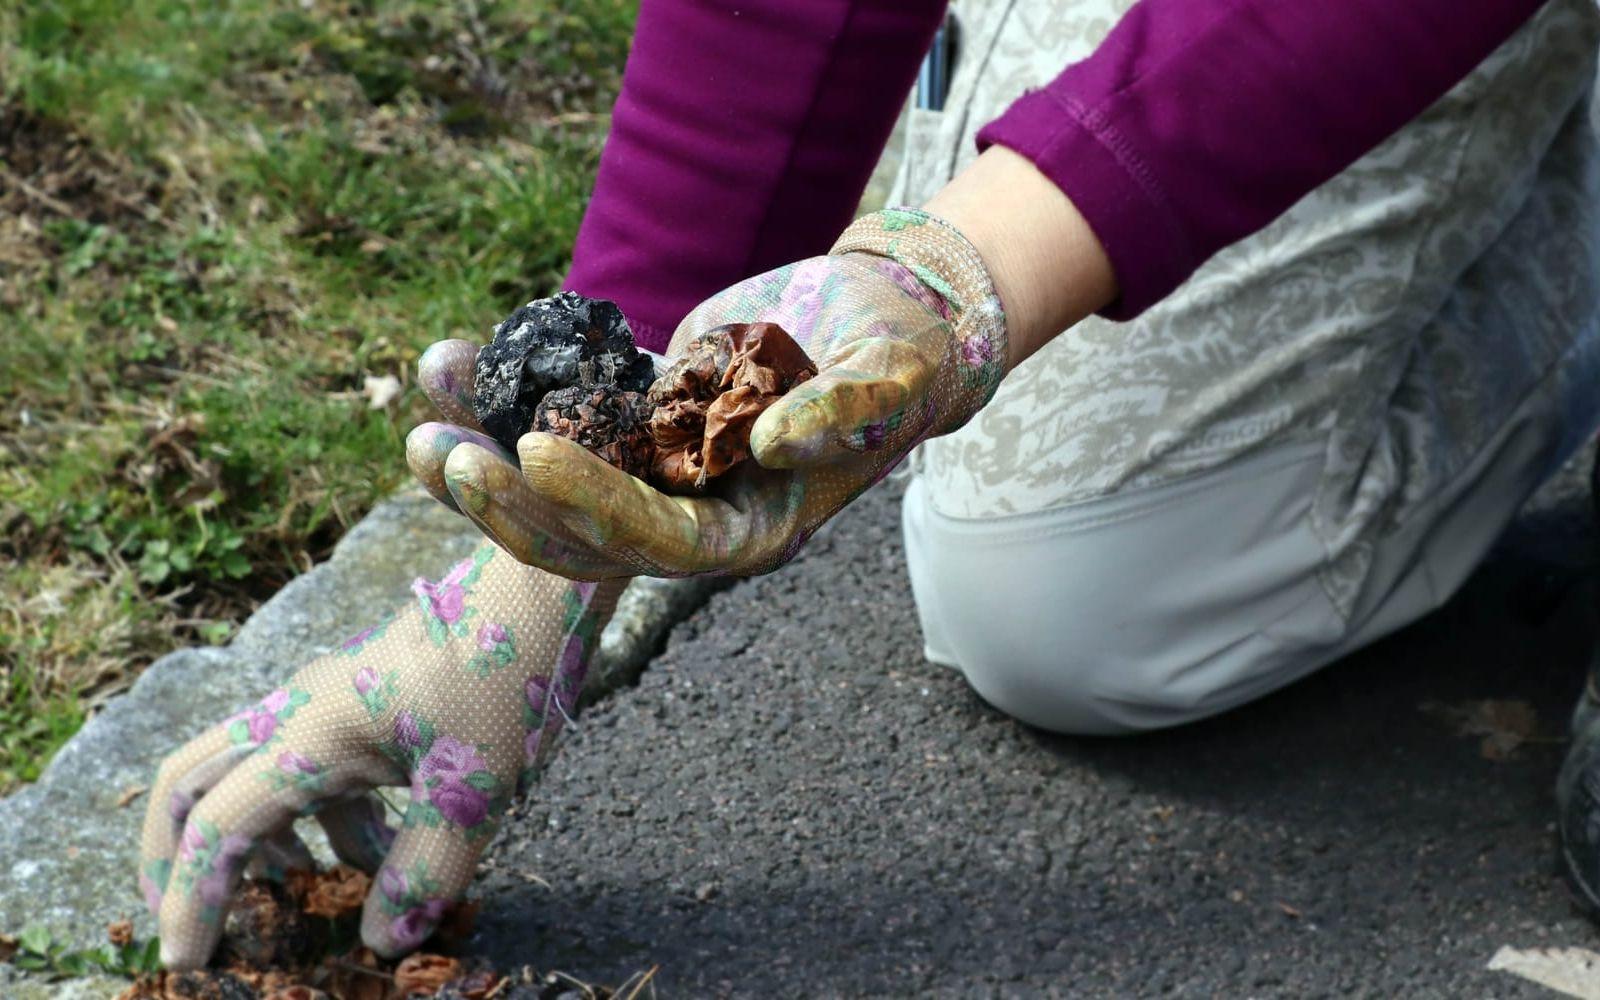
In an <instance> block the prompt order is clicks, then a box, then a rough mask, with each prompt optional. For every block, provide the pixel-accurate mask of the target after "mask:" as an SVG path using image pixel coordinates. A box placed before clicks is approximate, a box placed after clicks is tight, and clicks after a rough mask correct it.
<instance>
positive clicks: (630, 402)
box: [533, 383, 656, 479]
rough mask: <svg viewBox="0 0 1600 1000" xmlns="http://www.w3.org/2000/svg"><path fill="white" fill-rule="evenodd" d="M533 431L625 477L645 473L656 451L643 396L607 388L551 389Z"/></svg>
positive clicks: (611, 386) (604, 385) (595, 385)
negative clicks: (577, 447) (570, 444)
mask: <svg viewBox="0 0 1600 1000" xmlns="http://www.w3.org/2000/svg"><path fill="white" fill-rule="evenodd" d="M533 426H534V429H535V430H541V431H544V432H546V433H548V434H555V435H558V436H560V437H564V438H567V439H568V440H571V441H576V442H577V443H578V444H581V445H583V446H584V447H585V448H587V449H588V450H589V451H591V452H593V453H594V454H596V455H598V456H600V458H602V459H604V460H605V461H607V462H609V463H610V464H612V465H614V466H616V467H617V468H619V469H621V470H622V471H623V472H626V473H627V474H628V475H630V476H637V477H639V478H640V479H643V478H644V477H645V476H646V475H648V474H649V472H650V462H651V459H652V458H654V456H655V450H656V448H655V443H654V442H653V441H652V440H651V438H650V406H649V404H648V403H647V402H646V401H645V396H644V393H641V392H629V391H628V390H626V389H622V388H619V387H618V386H616V385H614V384H609V383H592V384H589V385H574V386H568V387H567V388H565V389H556V390H554V391H552V392H548V393H546V394H545V396H544V399H542V400H541V401H540V402H539V408H538V410H537V411H535V413H534V419H533Z"/></svg>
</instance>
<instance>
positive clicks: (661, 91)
mask: <svg viewBox="0 0 1600 1000" xmlns="http://www.w3.org/2000/svg"><path fill="white" fill-rule="evenodd" d="M944 6H945V3H944V0H808V2H806V3H793V2H791V0H737V2H735V0H644V3H643V4H642V5H641V7H640V10H639V21H638V25H637V28H636V30H635V34H634V44H633V50H632V52H631V53H630V54H629V56H628V65H627V69H626V71H625V73H624V76H623V85H622V93H621V95H620V96H619V97H618V99H617V103H616V107H615V109H614V110H613V112H612V121H611V135H610V137H609V138H608V139H607V141H606V147H605V150H604V152H603V153H602V155H601V158H600V171H599V175H598V178H597V179H596V181H595V188H594V196H593V198H592V200H591V201H590V204H589V208H588V211H587V212H586V213H585V215H584V219H583V225H582V227H581V229H580V230H579V233H578V239H577V244H576V246H575V248H574V251H573V266H572V270H571V272H570V273H569V274H568V276H567V281H566V287H568V288H570V289H572V290H574V291H577V292H580V293H582V294H584V295H587V296H590V297H597V298H607V299H611V300H613V301H615V302H616V303H617V304H618V305H619V306H620V307H621V308H622V311H623V314H624V315H625V316H627V317H628V320H629V322H630V324H632V325H634V326H635V327H636V334H637V336H638V340H639V341H640V343H641V344H642V345H643V346H646V347H649V348H651V349H653V350H658V351H659V350H663V349H664V348H665V347H666V342H667V339H668V338H669V337H670V336H671V334H672V330H673V328H674V327H675V326H676V325H677V323H678V321H679V320H680V319H681V318H682V317H683V316H684V315H685V314H687V313H688V311H689V310H690V309H692V308H693V307H694V306H696V305H697V304H699V302H700V301H701V300H703V299H705V298H707V297H708V296H710V295H711V294H712V293H714V292H717V291H720V290H721V289H723V288H725V287H727V286H728V285H731V284H733V283H734V282H736V281H738V280H740V279H742V278H745V277H748V276H749V275H751V274H755V273H757V272H760V271H764V270H767V269H769V268H772V267H776V266H778V265H780V264H786V263H788V262H790V261H793V260H797V259H799V258H801V257H806V256H810V255H813V254H818V253H822V252H823V251H824V250H826V249H827V248H828V246H829V244H830V243H831V242H832V241H833V239H834V237H835V236H837V235H838V234H839V231H840V230H841V229H843V228H844V226H845V225H846V224H847V223H848V222H849V221H850V214H851V212H852V211H853V210H854V209H855V206H856V203H857V202H858V201H859V199H860V197H861V191H862V189H863V188H864V187H865V186H866V182H867V178H868V177H869V176H870V175H871V172H872V166H873V164H874V162H876V160H877V158H878V155H879V153H880V152H881V151H882V149H883V146H884V143H885V142H886V141H887V139H888V136H889V132H890V129H891V128H892V127H893V125H894V120H895V117H896V115H897V114H898V113H899V111H900V108H901V107H902V106H903V105H904V103H905V97H906V94H907V92H908V91H909V90H910V89H911V84H912V81H913V80H914V79H915V78H916V72H917V65H918V63H919V62H920V61H921V58H922V55H923V53H924V52H925V51H926V50H927V47H928V44H929V42H930V40H931V39H932V37H933V32H934V29H935V28H936V27H937V26H938V24H939V21H940V19H941V17H942V16H943V13H944Z"/></svg>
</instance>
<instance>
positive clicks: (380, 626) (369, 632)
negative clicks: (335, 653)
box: [339, 611, 395, 656]
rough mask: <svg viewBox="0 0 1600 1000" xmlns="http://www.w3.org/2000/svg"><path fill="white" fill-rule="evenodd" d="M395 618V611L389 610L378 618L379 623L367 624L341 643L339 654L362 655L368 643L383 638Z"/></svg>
mask: <svg viewBox="0 0 1600 1000" xmlns="http://www.w3.org/2000/svg"><path fill="white" fill-rule="evenodd" d="M394 619H395V614H394V612H393V611H390V612H387V613H386V614H384V616H383V617H382V618H380V619H378V622H377V624H375V625H369V626H367V627H366V628H364V629H362V630H361V631H359V632H357V633H356V634H355V635H353V636H351V637H350V638H348V639H346V640H345V641H344V642H342V643H340V644H339V654H340V655H341V656H358V655H360V653H361V651H362V650H363V649H365V648H366V645H367V643H369V642H372V641H373V640H375V639H382V638H383V634H384V633H385V632H387V631H388V630H389V626H390V624H392V623H393V622H394Z"/></svg>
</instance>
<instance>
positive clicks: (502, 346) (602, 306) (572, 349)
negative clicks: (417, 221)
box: [473, 292, 655, 454]
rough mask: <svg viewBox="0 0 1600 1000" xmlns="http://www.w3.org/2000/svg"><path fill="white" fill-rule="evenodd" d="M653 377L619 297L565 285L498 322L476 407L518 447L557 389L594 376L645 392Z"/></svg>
mask: <svg viewBox="0 0 1600 1000" xmlns="http://www.w3.org/2000/svg"><path fill="white" fill-rule="evenodd" d="M654 379H655V369H654V366H653V365H652V364H651V362H650V357H649V355H646V354H642V353H640V352H639V350H638V349H637V348H635V347H634V346H633V333H632V331H630V330H629V329H628V323H627V321H626V320H624V319H623V318H622V312H621V310H619V309H618V308H617V307H616V304H615V303H613V302H608V301H606V300H604V299H586V298H584V297H583V296H581V295H579V294H577V293H576V292H561V293H559V294H557V295H552V296H551V297H550V298H547V299H536V300H535V301H533V302H529V303H528V304H527V305H525V306H523V307H522V308H520V309H518V310H517V311H516V312H514V313H512V314H511V315H510V316H508V317H506V319H505V321H504V322H502V323H501V324H500V325H499V326H497V327H495V328H494V339H493V340H492V341H491V342H490V343H489V344H488V345H487V346H486V347H484V348H483V350H481V351H479V352H478V367H477V372H476V379H475V384H474V386H473V390H474V391H473V395H474V399H475V407H474V409H475V411H476V413H477V416H478V420H479V422H480V423H482V424H483V429H484V430H486V431H488V432H489V436H490V437H492V438H494V439H495V440H496V441H498V442H500V443H501V444H502V445H504V446H505V448H506V449H507V450H508V451H510V452H511V453H512V454H515V453H516V450H517V439H518V438H520V437H522V435H524V434H526V433H527V432H528V431H529V430H531V429H532V428H533V424H534V415H535V413H536V411H537V410H538V408H539V404H540V402H541V401H542V400H543V399H544V397H545V396H546V395H547V394H548V393H550V392H552V391H553V390H556V389H566V388H569V387H572V386H577V385H580V384H588V385H610V386H615V387H616V388H617V389H620V390H622V391H624V392H644V391H645V390H646V389H649V388H650V383H651V382H652V381H654Z"/></svg>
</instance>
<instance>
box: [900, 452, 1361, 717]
mask: <svg viewBox="0 0 1600 1000" xmlns="http://www.w3.org/2000/svg"><path fill="white" fill-rule="evenodd" d="M1320 468H1321V448H1320V447H1306V446H1295V447H1289V448H1284V449H1278V450H1274V451H1271V452H1268V453H1266V454H1264V455H1260V456H1257V457H1255V458H1251V459H1247V460H1244V461H1242V462H1238V463H1231V464H1229V465H1228V466H1227V467H1223V468H1219V469H1216V470H1213V471H1211V472H1208V473H1205V474H1203V475H1200V476H1197V477H1194V478H1189V479H1184V480H1182V481H1178V482H1173V483H1169V484H1165V485H1160V486H1156V487H1151V488H1147V489H1140V490H1137V491H1134V492H1131V493H1128V494H1118V495H1115V496H1111V497H1106V498H1103V499H1096V500H1093V501H1089V502H1086V503H1079V504H1073V505H1069V506H1067V507H1063V508H1054V509H1051V510H1048V511H1042V512H1039V513H1034V514H1025V515H1018V516H1012V517H1005V518H997V519H988V520H982V521H978V520H964V519H959V518H950V517H947V516H945V515H942V514H940V513H939V512H938V511H936V510H935V509H934V508H933V507H932V506H930V504H929V497H928V496H927V495H926V484H925V483H924V482H923V481H922V480H920V479H913V480H912V482H911V485H910V487H909V489H908V492H907V495H906V500H905V504H904V507H903V508H902V522H903V525H902V526H903V528H904V531H905V538H906V550H907V561H908V563H909V566H910V572H911V584H912V589H913V592H914V594H915V597H916V601H917V610H918V615H919V618H920V619H921V622H922V627H923V636H924V642H925V650H926V653H927V656H928V658H929V659H930V660H932V661H934V662H936V663H942V664H944V665H946V666H951V667H955V668H957V669H960V670H961V671H962V672H963V673H964V674H965V675H966V677H967V680H968V682H969V683H970V684H971V685H972V687H973V688H974V689H975V690H976V691H977V693H978V694H979V695H980V696H982V697H983V698H984V699H985V700H986V701H988V702H989V703H990V704H992V705H994V706H995V707H996V708H998V709H1000V710H1001V711H1003V712H1005V713H1007V714H1009V715H1012V716H1015V717H1016V718H1018V719H1021V720H1022V721H1024V722H1027V723H1029V724H1031V725H1035V726H1039V727H1041V728H1044V729H1049V730H1053V731H1057V732H1067V733H1079V734H1094V735H1105V734H1119V733H1133V732H1139V731H1144V730H1150V729H1157V728H1162V727H1166V726H1172V725H1177V724H1180V723H1184V722H1189V721H1193V720H1195V719H1199V718H1203V717H1205V716H1208V715H1213V714H1216V713H1218V712H1222V711H1225V710H1227V709H1229V708H1232V707H1234V706H1236V705H1239V704H1242V703H1244V702H1246V701H1249V700H1251V699H1254V698H1256V697H1259V696H1260V695H1262V694H1265V693H1267V692H1268V691H1271V690H1273V689H1274V688H1277V687H1280V686H1282V685H1284V684H1287V683H1289V682H1291V681H1293V680H1295V679H1297V678H1299V677H1301V676H1303V675H1305V674H1306V673H1309V672H1311V671H1312V670H1314V669H1316V667H1318V666H1320V665H1322V664H1323V663H1325V662H1327V659H1329V658H1330V657H1329V656H1325V655H1322V653H1323V651H1325V650H1331V649H1334V648H1336V644H1337V641H1338V639H1339V637H1340V636H1341V635H1342V634H1343V633H1344V632H1345V624H1344V621H1343V620H1342V619H1341V617H1340V616H1339V614H1338V612H1337V611H1336V610H1335V609H1334V607H1333V604H1332V602H1331V601H1330V600H1329V599H1328V597H1327V594H1326V592H1325V590H1324V589H1323V587H1322V585H1321V583H1320V581H1319V579H1318V572H1319V570H1320V568H1321V567H1322V566H1323V565H1324V562H1325V559H1326V552H1325V548H1324V546H1323V545H1322V544H1321V543H1320V542H1319V541H1318V539H1317V538H1316V536H1315V535H1314V534H1313V533H1312V531H1311V529H1310V526H1309V524H1308V516H1309V507H1310V504H1311V499H1312V496H1313V492H1314V486H1315V482H1316V477H1317V475H1318V472H1319V470H1320Z"/></svg>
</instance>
